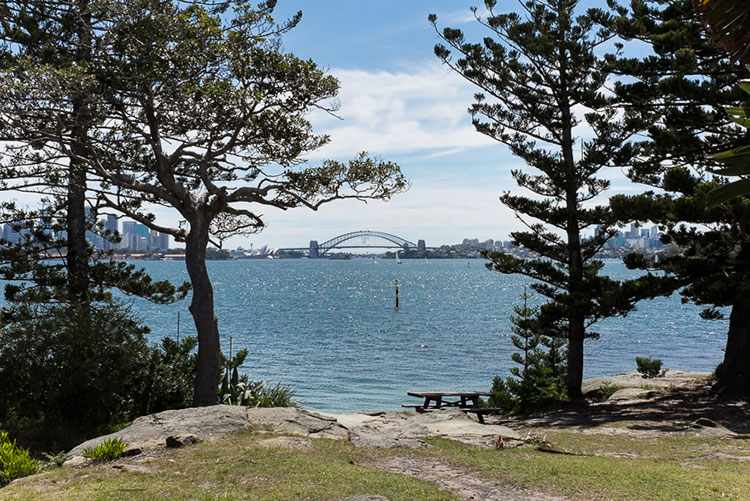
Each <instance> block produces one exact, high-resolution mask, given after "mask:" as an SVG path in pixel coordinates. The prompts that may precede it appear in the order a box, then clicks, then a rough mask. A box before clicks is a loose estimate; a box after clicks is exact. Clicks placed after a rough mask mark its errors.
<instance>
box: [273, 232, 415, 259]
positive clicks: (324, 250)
mask: <svg viewBox="0 0 750 501" xmlns="http://www.w3.org/2000/svg"><path fill="white" fill-rule="evenodd" d="M372 239H374V240H375V243H372V242H370V240H372ZM395 248H398V249H403V250H426V249H429V247H425V243H424V240H419V241H417V243H416V244H415V243H413V242H410V241H409V240H406V239H404V238H401V237H397V236H396V235H391V234H390V233H384V232H382V231H370V230H359V231H352V232H349V233H344V234H343V235H339V236H337V237H333V238H332V239H330V240H326V241H325V242H323V243H318V241H317V240H310V245H309V246H308V247H295V248H286V249H278V250H277V252H288V251H298V252H299V251H303V252H304V251H307V253H308V256H309V257H311V258H316V257H325V256H326V255H327V254H328V253H329V252H330V251H332V250H334V249H337V250H338V249H395Z"/></svg>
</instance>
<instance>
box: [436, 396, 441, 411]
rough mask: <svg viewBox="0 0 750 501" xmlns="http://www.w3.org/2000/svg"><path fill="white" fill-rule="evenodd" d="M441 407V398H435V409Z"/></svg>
mask: <svg viewBox="0 0 750 501" xmlns="http://www.w3.org/2000/svg"><path fill="white" fill-rule="evenodd" d="M442 406H443V397H437V398H436V399H435V408H436V409H440V408H441V407H442Z"/></svg>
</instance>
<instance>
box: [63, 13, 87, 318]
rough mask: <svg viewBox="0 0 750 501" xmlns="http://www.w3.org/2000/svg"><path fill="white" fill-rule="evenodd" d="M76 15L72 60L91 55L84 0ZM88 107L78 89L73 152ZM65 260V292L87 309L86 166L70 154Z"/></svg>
mask: <svg viewBox="0 0 750 501" xmlns="http://www.w3.org/2000/svg"><path fill="white" fill-rule="evenodd" d="M76 8H77V10H78V13H79V15H78V16H77V17H76V19H77V20H78V25H77V27H76V31H77V34H78V46H77V49H76V55H75V57H76V60H77V61H79V62H84V63H85V62H88V61H89V60H90V59H91V31H90V30H91V28H90V26H89V24H90V21H91V15H90V13H89V3H88V0H78V1H77V2H76ZM89 114H90V113H89V109H88V105H87V103H86V96H84V95H81V94H80V93H79V94H78V95H76V96H73V128H72V135H73V138H74V141H73V144H72V145H71V149H72V151H73V153H74V155H75V156H77V157H78V158H83V157H85V155H86V151H85V150H86V143H87V141H88V121H89ZM66 222H67V233H68V235H67V242H68V248H67V254H68V256H67V261H68V286H69V290H68V294H69V300H70V301H71V303H72V304H76V305H79V306H81V307H83V308H85V309H88V307H87V306H88V289H89V280H88V279H89V269H88V267H89V255H88V245H87V243H86V167H85V166H83V165H81V161H80V160H78V159H77V158H75V157H72V158H70V165H69V173H68V192H67V221H66Z"/></svg>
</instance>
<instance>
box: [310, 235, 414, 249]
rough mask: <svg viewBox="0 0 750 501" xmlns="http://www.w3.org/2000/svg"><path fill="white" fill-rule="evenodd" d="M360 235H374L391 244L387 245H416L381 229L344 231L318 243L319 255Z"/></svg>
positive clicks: (404, 246)
mask: <svg viewBox="0 0 750 501" xmlns="http://www.w3.org/2000/svg"><path fill="white" fill-rule="evenodd" d="M362 237H375V238H379V239H381V240H386V241H388V242H391V243H392V244H393V245H391V246H387V247H401V248H407V247H417V245H416V244H414V243H412V242H410V241H408V240H406V239H404V238H401V237H398V236H396V235H391V234H390V233H384V232H382V231H370V230H360V231H352V232H349V233H344V234H343V235H339V236H337V237H333V238H332V239H330V240H327V241H325V242H323V243H322V244H319V245H318V253H319V255H323V254H326V253H327V252H328V251H330V250H331V249H335V248H336V247H339V246H341V244H343V243H344V242H346V241H347V240H352V239H355V238H362Z"/></svg>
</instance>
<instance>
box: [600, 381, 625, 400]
mask: <svg viewBox="0 0 750 501" xmlns="http://www.w3.org/2000/svg"><path fill="white" fill-rule="evenodd" d="M619 389H621V388H620V387H619V386H617V385H616V384H612V383H610V382H609V381H605V382H604V383H603V384H602V385H601V386H600V387H599V389H598V390H597V392H598V393H599V398H601V399H602V400H608V399H609V397H611V396H612V395H614V394H615V393H616V392H617V390H619Z"/></svg>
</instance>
